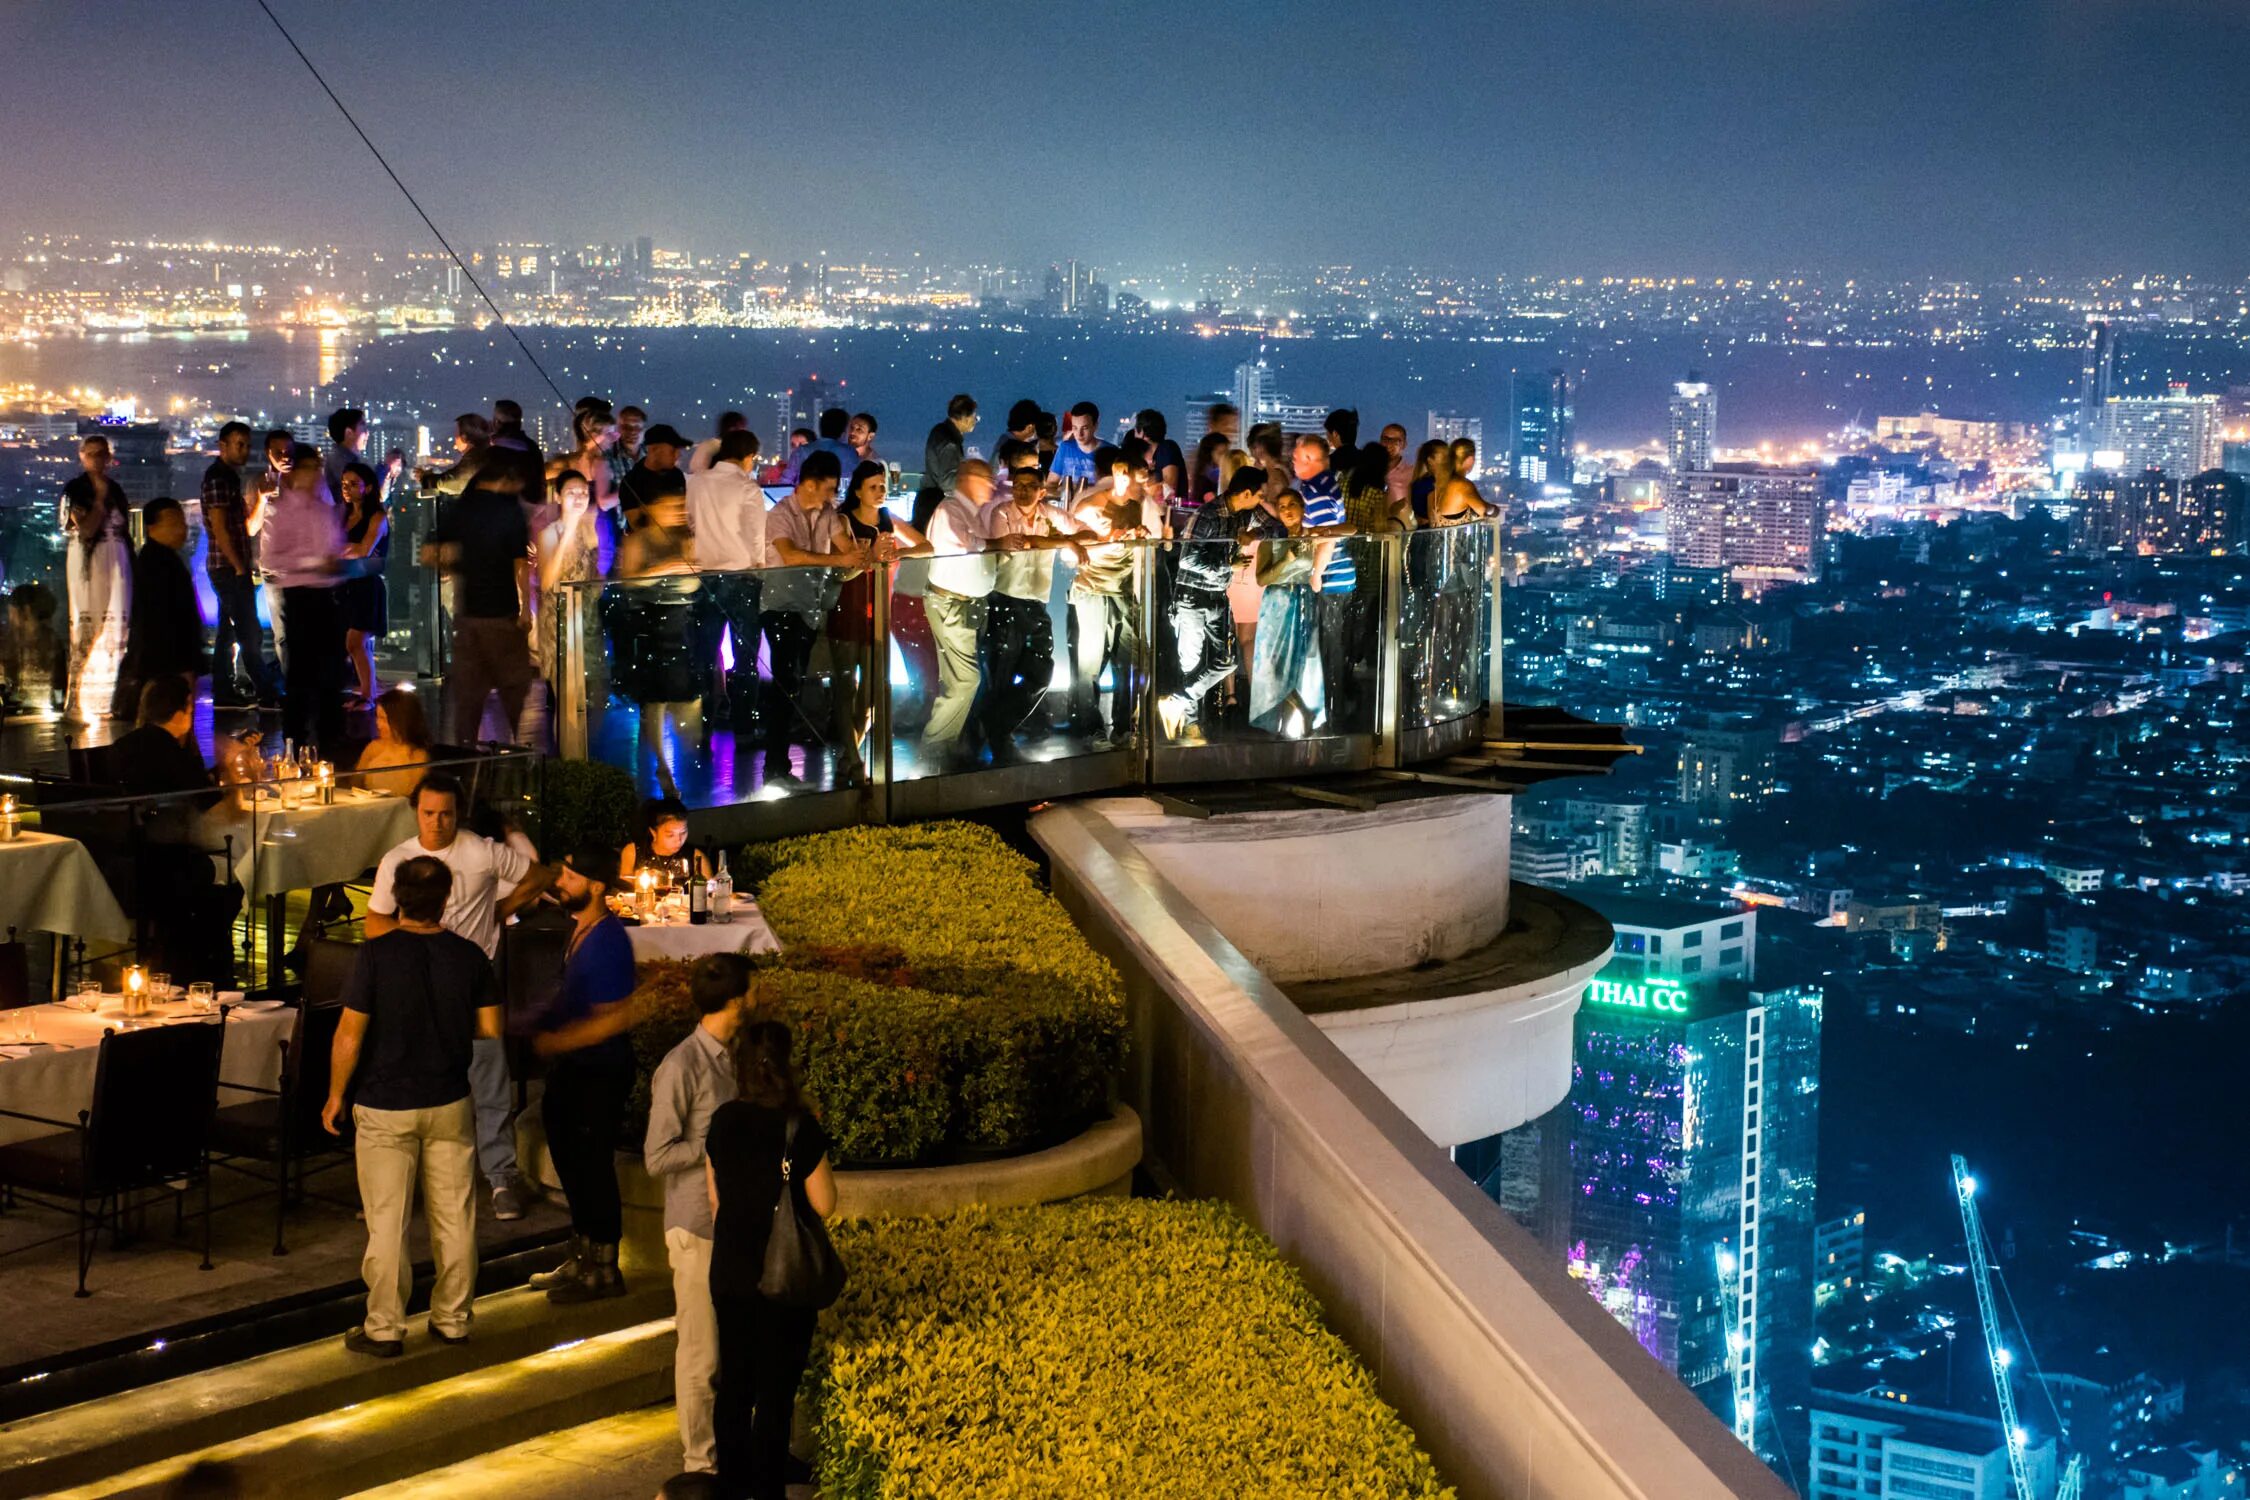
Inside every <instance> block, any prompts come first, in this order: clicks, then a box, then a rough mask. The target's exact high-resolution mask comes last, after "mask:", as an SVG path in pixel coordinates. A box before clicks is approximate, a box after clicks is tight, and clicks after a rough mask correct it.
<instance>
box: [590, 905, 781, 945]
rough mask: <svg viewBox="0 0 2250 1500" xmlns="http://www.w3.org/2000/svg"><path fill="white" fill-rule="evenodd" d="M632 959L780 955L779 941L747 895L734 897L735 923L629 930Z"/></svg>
mask: <svg viewBox="0 0 2250 1500" xmlns="http://www.w3.org/2000/svg"><path fill="white" fill-rule="evenodd" d="M625 930H626V931H627V932H628V933H630V934H632V938H633V957H635V958H638V959H651V958H671V959H691V958H701V957H702V956H703V955H704V954H706V953H779V952H780V951H781V940H780V939H778V938H776V937H775V936H774V935H773V929H772V928H771V927H768V926H767V925H766V914H765V913H764V912H762V911H760V910H758V903H757V902H755V901H752V900H751V899H749V898H748V897H747V896H737V897H735V898H734V920H733V921H731V922H706V923H704V924H703V925H702V926H701V927H696V926H693V925H692V924H691V925H687V926H680V927H669V926H667V927H628V928H626V929H625Z"/></svg>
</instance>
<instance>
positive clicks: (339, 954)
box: [302, 937, 365, 1006]
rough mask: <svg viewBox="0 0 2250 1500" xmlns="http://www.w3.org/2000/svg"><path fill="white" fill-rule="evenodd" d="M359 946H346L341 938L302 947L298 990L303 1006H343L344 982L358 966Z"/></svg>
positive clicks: (322, 940) (315, 940)
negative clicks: (302, 971)
mask: <svg viewBox="0 0 2250 1500" xmlns="http://www.w3.org/2000/svg"><path fill="white" fill-rule="evenodd" d="M364 946H365V944H362V943H352V942H346V941H345V940H344V939H342V938H331V937H319V938H314V939H312V940H311V941H310V942H308V943H307V944H306V945H305V949H306V951H305V982H304V984H303V986H302V990H303V995H304V1003H305V1004H307V1005H310V1006H334V1005H340V1004H342V1003H343V999H344V984H345V981H347V980H349V979H350V978H351V977H352V967H353V965H355V964H357V963H358V962H359V950H360V949H361V948H362V947H364Z"/></svg>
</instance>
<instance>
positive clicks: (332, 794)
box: [313, 760, 336, 807]
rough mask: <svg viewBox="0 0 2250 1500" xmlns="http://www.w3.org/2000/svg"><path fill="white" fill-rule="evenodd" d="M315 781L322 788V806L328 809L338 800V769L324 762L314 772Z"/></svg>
mask: <svg viewBox="0 0 2250 1500" xmlns="http://www.w3.org/2000/svg"><path fill="white" fill-rule="evenodd" d="M313 780H314V783H315V784H316V785H318V786H319V788H320V805H321V806H322V807H327V806H329V805H330V804H332V803H334V802H335V800H336V768H335V766H333V765H331V764H330V763H329V762H327V761H325V760H324V761H322V762H321V763H320V764H319V765H318V766H317V767H316V768H314V771H313Z"/></svg>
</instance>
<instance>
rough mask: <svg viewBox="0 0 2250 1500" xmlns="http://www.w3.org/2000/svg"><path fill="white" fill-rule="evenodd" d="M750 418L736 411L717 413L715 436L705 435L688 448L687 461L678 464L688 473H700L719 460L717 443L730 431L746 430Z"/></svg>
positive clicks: (747, 429)
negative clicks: (717, 420)
mask: <svg viewBox="0 0 2250 1500" xmlns="http://www.w3.org/2000/svg"><path fill="white" fill-rule="evenodd" d="M749 430H750V419H749V418H748V417H746V416H744V415H743V414H742V413H741V412H738V411H723V412H720V413H719V431H718V436H716V437H707V438H705V439H704V440H703V441H702V442H700V443H697V444H696V445H695V446H694V447H692V448H690V449H688V456H687V462H686V463H684V464H682V465H680V467H681V468H682V469H683V470H685V471H686V472H687V473H688V474H690V475H694V474H700V473H702V472H703V471H704V470H705V469H708V468H710V467H711V465H713V464H714V463H717V462H718V460H719V445H720V444H721V443H723V442H725V441H726V437H727V434H728V433H730V432H748V431H749Z"/></svg>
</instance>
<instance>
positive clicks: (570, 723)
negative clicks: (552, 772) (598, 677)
mask: <svg viewBox="0 0 2250 1500" xmlns="http://www.w3.org/2000/svg"><path fill="white" fill-rule="evenodd" d="M556 593H557V594H558V595H559V597H558V598H556V599H553V600H550V601H548V604H549V607H551V608H552V607H560V608H561V610H562V618H561V619H560V620H559V621H558V622H557V623H558V624H559V625H560V626H561V628H562V642H561V644H562V650H561V653H560V654H561V656H562V671H561V674H560V675H561V677H562V681H561V682H559V683H555V682H550V683H548V684H547V689H548V695H549V697H550V698H551V699H552V701H553V703H554V706H555V741H556V743H557V744H558V745H559V746H561V748H562V754H563V759H565V760H584V759H585V758H586V599H587V591H586V590H583V589H580V588H576V587H564V588H561V589H558V590H557V591H556Z"/></svg>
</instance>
